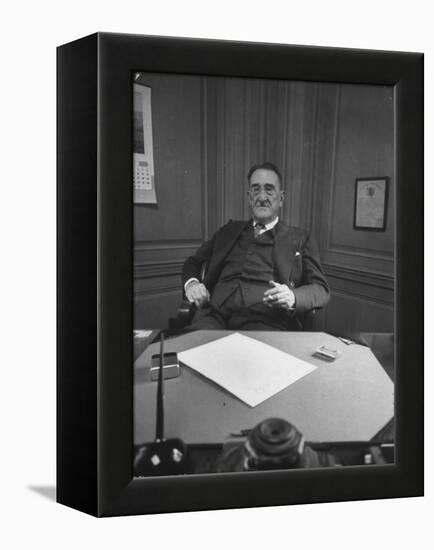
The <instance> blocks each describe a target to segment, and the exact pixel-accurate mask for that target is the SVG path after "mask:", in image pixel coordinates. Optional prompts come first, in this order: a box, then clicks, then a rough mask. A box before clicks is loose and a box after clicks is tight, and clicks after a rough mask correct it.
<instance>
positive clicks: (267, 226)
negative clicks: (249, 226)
mask: <svg viewBox="0 0 434 550" xmlns="http://www.w3.org/2000/svg"><path fill="white" fill-rule="evenodd" d="M278 221H279V216H277V218H275V219H274V220H273V221H272V222H270V223H266V224H263V225H264V227H265V231H269V230H270V229H273V227H275V226H276V225H277V222H278ZM257 223H261V222H257V221H256V220H253V227H255V225H256V224H257Z"/></svg>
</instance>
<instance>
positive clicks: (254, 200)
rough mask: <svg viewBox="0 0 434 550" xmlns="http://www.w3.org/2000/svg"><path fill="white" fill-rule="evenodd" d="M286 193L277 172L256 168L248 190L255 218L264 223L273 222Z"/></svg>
mask: <svg viewBox="0 0 434 550" xmlns="http://www.w3.org/2000/svg"><path fill="white" fill-rule="evenodd" d="M284 194H285V192H284V191H282V190H281V189H280V183H279V177H278V175H277V174H276V173H275V172H273V171H272V170H265V169H263V168H259V169H258V170H255V171H254V172H253V174H252V175H251V176H250V187H249V190H248V191H247V195H248V197H249V204H250V208H251V209H252V213H253V217H254V218H255V220H256V221H258V222H261V223H263V224H266V223H269V222H272V221H273V220H274V219H275V218H276V216H277V215H278V213H279V208H280V207H281V206H282V202H283V197H284Z"/></svg>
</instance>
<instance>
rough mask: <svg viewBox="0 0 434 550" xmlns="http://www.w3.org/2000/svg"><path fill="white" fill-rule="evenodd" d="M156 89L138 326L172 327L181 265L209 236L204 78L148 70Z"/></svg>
mask: <svg viewBox="0 0 434 550" xmlns="http://www.w3.org/2000/svg"><path fill="white" fill-rule="evenodd" d="M140 82H141V83H142V84H145V85H148V86H151V88H152V126H153V142H154V166H155V181H156V192H157V201H158V204H156V205H149V204H136V205H134V298H135V300H134V306H135V307H134V309H135V311H134V326H135V327H136V328H155V327H165V326H167V321H168V318H169V317H170V316H174V315H175V314H176V308H177V306H178V305H179V303H180V301H181V296H182V294H181V279H180V272H181V266H182V264H183V262H184V260H185V258H186V257H187V256H189V255H190V254H192V253H193V252H194V251H195V250H196V249H197V248H198V246H199V245H200V244H201V243H202V241H203V240H204V239H205V238H206V235H207V215H208V208H207V205H206V196H207V189H206V187H207V180H206V165H207V163H206V139H204V131H205V128H206V112H205V105H206V101H205V98H204V84H203V79H202V78H200V77H193V76H182V75H158V74H143V73H142V76H141V78H140Z"/></svg>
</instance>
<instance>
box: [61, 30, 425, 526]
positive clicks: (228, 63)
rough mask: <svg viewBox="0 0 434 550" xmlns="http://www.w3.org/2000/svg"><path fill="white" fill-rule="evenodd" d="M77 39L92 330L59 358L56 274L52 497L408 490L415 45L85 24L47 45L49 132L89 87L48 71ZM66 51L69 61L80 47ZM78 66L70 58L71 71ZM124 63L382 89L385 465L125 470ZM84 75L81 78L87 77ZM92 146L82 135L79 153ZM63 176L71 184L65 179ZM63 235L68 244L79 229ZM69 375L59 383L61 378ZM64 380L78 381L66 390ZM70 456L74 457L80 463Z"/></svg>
mask: <svg viewBox="0 0 434 550" xmlns="http://www.w3.org/2000/svg"><path fill="white" fill-rule="evenodd" d="M84 43H86V44H88V45H89V51H88V53H87V54H86V55H91V56H93V57H92V62H91V65H92V66H93V67H94V66H96V67H97V78H96V80H97V83H96V89H95V92H94V95H93V96H92V97H93V99H92V101H93V103H92V105H93V106H94V107H95V105H96V111H97V112H96V116H95V117H94V119H92V122H89V121H88V125H86V123H85V122H83V123H82V127H80V128H78V129H77V132H78V133H77V135H82V134H84V132H85V131H86V132H87V131H88V130H89V128H90V129H91V130H92V132H93V133H92V135H93V136H96V137H97V152H95V154H96V159H95V158H94V156H92V155H90V156H87V157H83V155H82V156H81V157H80V156H79V152H77V153H76V159H78V158H81V166H80V170H81V171H80V174H81V178H82V180H84V181H85V182H86V183H87V185H88V188H89V189H91V190H92V191H91V194H92V197H93V198H95V197H96V202H97V204H96V208H95V209H94V211H93V212H92V211H91V209H88V212H87V213H86V216H88V217H87V218H86V221H87V224H88V229H89V231H91V232H92V233H91V237H92V238H94V241H93V243H94V244H95V245H96V249H97V255H98V262H97V261H96V258H95V256H94V252H95V250H93V248H92V249H91V250H88V251H87V252H86V255H85V256H83V255H82V256H81V261H83V262H88V263H89V266H88V271H87V274H88V276H89V277H90V279H91V280H92V281H93V282H95V281H96V283H97V295H96V296H95V297H94V299H95V301H94V302H93V306H92V308H91V310H90V311H89V308H88V309H87V314H93V315H94V319H93V320H92V323H93V324H92V330H90V331H88V332H87V333H86V334H84V332H83V334H82V336H83V340H81V339H77V338H76V339H75V350H76V352H75V358H77V357H78V356H79V354H80V353H84V354H85V360H83V361H81V363H80V364H79V365H77V363H75V364H73V362H72V361H71V360H69V359H68V346H71V345H72V342H71V341H68V340H67V339H66V341H65V333H66V332H67V329H68V322H67V319H66V316H65V314H64V310H65V307H66V305H67V304H66V302H67V299H65V298H64V293H65V292H66V291H67V288H66V281H65V282H64V283H62V284H61V285H59V300H60V301H61V302H62V303H61V305H60V306H59V314H58V315H59V321H60V322H62V321H63V325H62V326H63V328H61V329H59V330H60V334H61V337H60V338H59V340H58V342H59V343H60V345H59V351H58V356H59V362H58V464H59V466H58V471H60V474H59V473H58V500H59V502H63V503H64V504H67V505H70V506H73V507H76V508H79V509H82V510H85V511H88V512H90V513H93V514H95V515H98V516H113V515H126V514H146V513H160V512H176V511H187V510H189V511H191V510H209V509H223V508H239V507H252V506H269V505H286V504H296V503H315V502H331V501H342V500H348V501H349V500H362V499H373V498H393V497H405V496H418V495H422V494H423V55H422V54H419V53H403V52H380V51H370V50H348V49H336V48H320V47H308V46H288V45H271V44H258V43H242V42H230V41H217V40H197V39H186V38H168V37H154V36H140V35H121V34H107V33H98V34H96V35H92V36H91V37H87V38H85V39H82V41H77V42H75V43H72V44H70V45H65V46H62V47H60V48H59V50H58V59H59V80H60V84H58V87H59V89H60V90H61V93H60V96H61V101H60V102H59V104H58V112H59V123H58V131H59V135H60V136H65V135H68V132H69V133H70V132H71V130H70V129H69V130H68V128H69V126H67V127H65V120H64V119H65V116H64V115H63V114H62V113H64V111H65V109H66V105H67V103H68V101H71V102H74V101H77V99H76V96H77V94H78V95H79V97H85V94H86V93H89V90H78V89H77V86H75V88H74V86H72V87H71V88H70V89H68V90H65V87H64V86H63V85H62V82H63V80H62V79H64V76H62V74H63V75H64V73H65V72H67V65H66V63H65V60H64V58H65V56H67V53H68V52H72V51H73V50H74V48H77V47H78V45H79V44H84ZM70 55H71V56H73V54H72V53H70ZM95 56H96V60H95ZM80 61H81V62H83V57H81V58H80ZM80 70H81V69H80V68H79V63H78V62H77V71H80ZM135 71H143V72H146V71H148V72H162V73H182V74H199V75H200V74H203V75H214V76H218V75H221V76H223V75H224V76H234V77H254V78H268V79H285V80H309V81H323V82H347V83H353V84H379V85H390V86H394V89H395V100H396V101H395V109H396V111H395V112H396V119H395V120H396V214H397V220H399V223H397V229H396V286H395V298H396V299H395V305H396V317H395V319H396V322H395V327H396V330H395V334H396V354H395V357H396V371H397V372H396V384H395V395H396V404H395V410H396V440H397V446H396V463H395V465H393V466H364V467H358V468H356V467H347V468H342V469H338V468H337V469H323V470H304V471H283V472H262V473H260V472H251V473H250V472H249V473H243V474H215V475H199V476H196V475H192V476H185V477H166V478H158V479H157V478H149V479H133V478H132V448H133V437H132V435H133V427H132V422H133V414H132V412H133V411H132V391H133V372H132V356H133V349H132V348H133V343H132V337H131V335H132V328H133V326H132V309H133V293H132V251H133V243H132V211H133V202H132V189H131V187H132V186H131V183H130V182H131V162H132V161H131V157H132V155H131V102H132V99H131V87H132V79H131V73H132V72H135ZM89 78H90V79H91V80H92V76H90V77H89ZM59 80H58V82H59ZM70 80H71V82H73V81H74V79H70ZM62 86H63V87H62ZM62 94H63V95H62ZM80 94H81V95H80ZM58 97H59V96H58ZM62 105H63V107H62ZM59 143H60V145H59ZM59 143H58V150H59V151H60V153H58V166H59V169H58V181H59V193H60V191H62V193H63V192H64V179H65V177H66V176H65V173H66V172H67V167H68V166H72V161H68V162H69V164H68V162H67V161H66V160H65V158H66V159H67V158H69V157H68V156H67V155H66V147H65V146H63V145H62V139H60V140H59ZM94 145H95V144H94V143H92V144H90V145H89V147H90V149H89V151H91V150H93V148H94ZM65 155H66V156H65ZM95 168H96V172H97V175H95ZM75 174H76V175H77V169H76V170H75ZM68 177H69V181H71V176H68ZM94 194H95V196H94ZM93 204H94V203H93ZM94 206H95V205H94ZM65 212H67V209H66V205H65V203H64V199H63V202H62V200H60V201H59V225H58V227H59V228H60V229H62V231H61V230H60V229H59V237H58V243H59V244H58V246H59V248H60V247H62V242H63V241H62V239H64V235H63V233H65V232H66V231H67V228H68V225H67V222H66V219H65V220H64V216H65ZM62 220H64V221H62ZM416 221H417V223H415V222H416ZM70 223H72V222H71V220H70ZM62 235H63V236H62ZM76 239H77V240H76V242H75V246H76V248H77V251H79V250H80V247H82V242H80V240H79V239H80V235H77V237H76ZM77 255H78V252H77ZM73 264H74V262H73V257H72V256H71V257H67V258H65V254H64V257H63V259H62V260H61V261H60V267H59V277H61V278H62V277H63V276H64V273H65V270H66V269H67V267H68V265H69V266H71V267H72V266H73ZM80 284H82V285H86V283H85V282H84V283H80V282H79V283H78V287H76V289H75V292H76V293H80V291H81V290H83V288H82V287H80ZM87 290H89V289H88V288H87ZM91 299H92V297H89V294H88V293H87V295H86V298H83V301H84V303H88V301H89V300H91ZM65 300H66V301H65ZM65 304H66V305H65ZM83 321H85V319H83ZM62 335H63V337H62ZM76 336H77V335H76ZM95 358H97V359H96V360H95ZM89 369H90V373H91V375H89ZM89 376H90V379H89ZM70 380H72V386H68V384H67V382H68V381H70ZM68 391H69V392H71V391H73V392H80V399H78V396H77V395H76V394H74V395H72V396H71V395H69V394H68ZM78 403H79V404H80V409H79V410H78V408H77V404H78ZM59 426H60V428H59ZM83 434H85V436H86V437H83ZM68 451H69V452H73V451H74V452H75V455H76V456H77V458H78V459H80V464H81V466H82V468H85V471H84V472H83V471H82V472H81V473H79V471H78V468H76V467H75V465H74V463H73V460H72V459H71V457H69V459H68V458H67V455H68ZM75 455H74V456H75ZM84 456H87V457H88V460H87V461H86V460H84V459H83V457H84ZM73 486H74V487H75V489H74V490H73V489H72V487H73ZM74 498H75V500H74Z"/></svg>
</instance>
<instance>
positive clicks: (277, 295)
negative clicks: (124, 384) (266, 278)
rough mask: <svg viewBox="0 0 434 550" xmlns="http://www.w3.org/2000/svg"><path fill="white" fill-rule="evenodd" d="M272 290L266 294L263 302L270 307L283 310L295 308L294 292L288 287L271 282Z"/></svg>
mask: <svg viewBox="0 0 434 550" xmlns="http://www.w3.org/2000/svg"><path fill="white" fill-rule="evenodd" d="M269 284H270V285H271V287H272V288H270V289H269V290H266V291H265V292H264V297H263V298H262V301H263V302H264V304H265V305H266V306H268V307H279V308H282V309H287V310H290V309H293V308H294V306H295V295H294V292H293V291H292V290H291V289H290V288H289V287H288V286H287V285H281V284H279V283H275V282H274V281H270V283H269Z"/></svg>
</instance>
